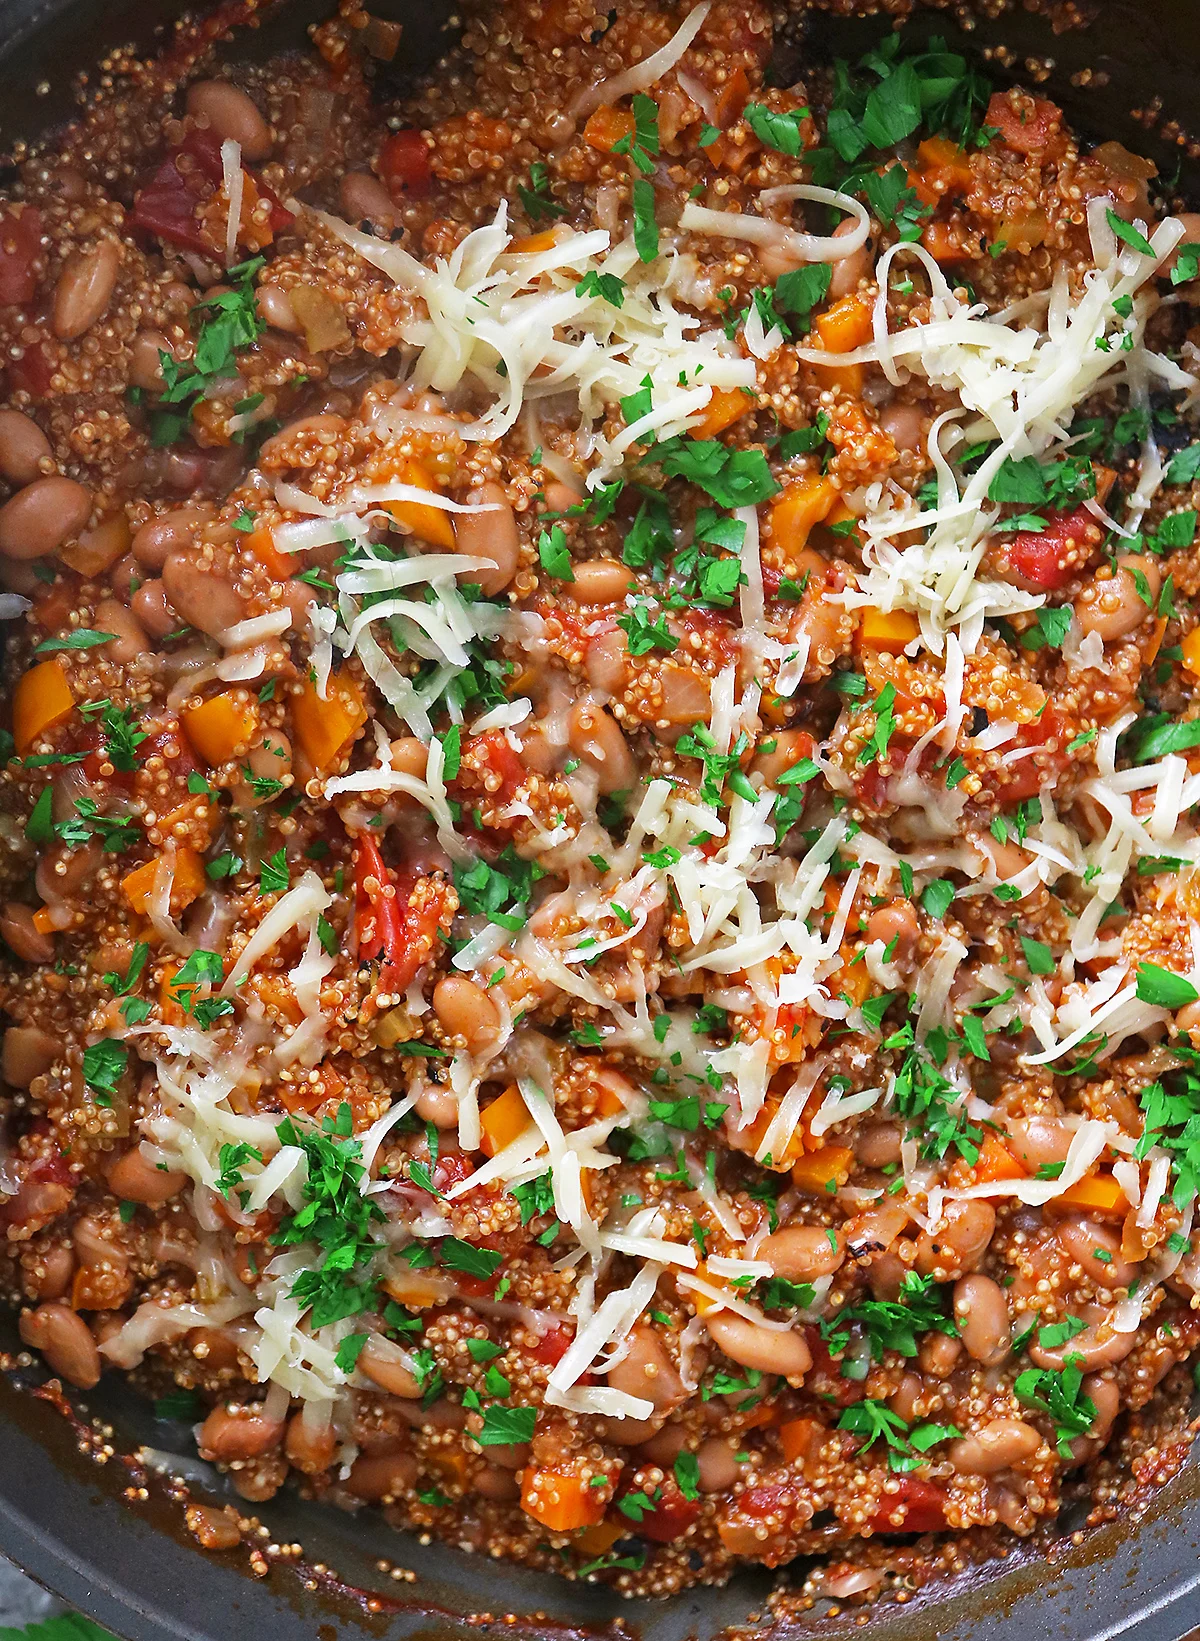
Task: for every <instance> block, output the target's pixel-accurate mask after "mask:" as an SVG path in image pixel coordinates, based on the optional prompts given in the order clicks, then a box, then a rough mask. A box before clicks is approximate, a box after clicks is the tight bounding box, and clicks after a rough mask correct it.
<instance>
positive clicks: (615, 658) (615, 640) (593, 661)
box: [583, 627, 629, 695]
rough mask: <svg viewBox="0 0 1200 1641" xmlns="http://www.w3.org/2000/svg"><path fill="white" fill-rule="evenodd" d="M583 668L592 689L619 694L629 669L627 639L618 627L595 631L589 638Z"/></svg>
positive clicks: (623, 686) (609, 693)
mask: <svg viewBox="0 0 1200 1641" xmlns="http://www.w3.org/2000/svg"><path fill="white" fill-rule="evenodd" d="M583 670H584V671H585V672H586V673H587V681H588V683H589V684H591V686H592V688H593V689H602V690H604V691H605V693H606V694H608V695H619V694H620V693H621V691H622V690H623V689H624V688H625V680H626V677H627V675H628V670H629V640H628V639H627V638H626V636H625V634H624V633H623V632H622V631H621V629H620V627H614V628H613V629H612V631H611V632H601V633H597V634H596V636H595V637H594V638H592V639H590V640H589V642H588V647H587V654H586V656H585V657H584V662H583Z"/></svg>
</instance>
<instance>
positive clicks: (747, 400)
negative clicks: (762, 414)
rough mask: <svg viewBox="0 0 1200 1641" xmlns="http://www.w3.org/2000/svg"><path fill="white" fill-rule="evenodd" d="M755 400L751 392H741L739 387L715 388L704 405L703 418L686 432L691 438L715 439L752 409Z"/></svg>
mask: <svg viewBox="0 0 1200 1641" xmlns="http://www.w3.org/2000/svg"><path fill="white" fill-rule="evenodd" d="M756 402H757V401H756V399H755V397H754V395H753V394H749V393H743V392H742V390H741V388H740V387H719V388H715V389H714V390H713V396H712V398H711V399H710V400H709V401H708V403H707V404H706V405H705V407H704V416H703V419H702V420H701V421H699V422H697V423H696V425H695V427H691V428H689V429H688V432H689V433H690V434H691V436H692V438H693V439H715V438H716V436H717V434H718V433H723V432H724V431H725V429H726V428H727V427H732V426H733V424H734V422H737V421H740V420H741V418H742V417H743V416H745V415H746V413H747V412H748V411H751V410H753V409H754V407H755V404H756Z"/></svg>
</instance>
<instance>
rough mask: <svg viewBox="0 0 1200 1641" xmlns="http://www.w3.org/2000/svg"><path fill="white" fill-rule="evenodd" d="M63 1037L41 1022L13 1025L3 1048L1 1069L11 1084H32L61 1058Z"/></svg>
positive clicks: (21, 1085) (9, 1084)
mask: <svg viewBox="0 0 1200 1641" xmlns="http://www.w3.org/2000/svg"><path fill="white" fill-rule="evenodd" d="M59 1047H60V1045H59V1041H58V1038H57V1037H52V1036H51V1035H50V1033H49V1032H48V1031H43V1030H42V1028H41V1027H40V1026H9V1028H8V1030H7V1031H6V1032H5V1033H4V1047H3V1050H0V1073H3V1076H4V1081H5V1082H6V1083H7V1084H8V1086H9V1087H10V1088H28V1087H29V1085H30V1083H31V1082H32V1081H33V1079H34V1078H35V1077H41V1076H42V1075H43V1074H44V1073H45V1072H47V1071H49V1069H50V1067H51V1066H52V1065H53V1064H54V1062H55V1060H57V1059H58V1051H59Z"/></svg>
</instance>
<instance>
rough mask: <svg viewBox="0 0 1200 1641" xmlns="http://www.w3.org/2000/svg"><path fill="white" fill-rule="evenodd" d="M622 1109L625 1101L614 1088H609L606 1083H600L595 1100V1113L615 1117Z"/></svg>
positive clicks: (599, 1115)
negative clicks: (598, 1092)
mask: <svg viewBox="0 0 1200 1641" xmlns="http://www.w3.org/2000/svg"><path fill="white" fill-rule="evenodd" d="M624 1110H625V1101H624V1100H623V1099H622V1098H621V1096H620V1095H619V1094H618V1093H617V1092H616V1090H615V1089H612V1088H610V1087H609V1086H608V1084H607V1083H602V1084H601V1085H600V1094H599V1097H598V1098H597V1100H596V1115H597V1116H598V1117H615V1116H616V1115H617V1114H618V1113H619V1112H621V1111H624Z"/></svg>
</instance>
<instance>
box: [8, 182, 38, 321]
mask: <svg viewBox="0 0 1200 1641" xmlns="http://www.w3.org/2000/svg"><path fill="white" fill-rule="evenodd" d="M41 243H42V213H41V212H40V211H39V210H37V209H36V208H35V207H33V206H32V205H27V206H25V207H24V209H23V210H21V211H20V212H17V211H6V212H5V213H4V215H3V216H2V217H0V307H5V308H11V307H24V306H25V304H26V303H28V302H32V301H33V299H34V297H35V296H36V295H37V274H36V272H35V271H34V266H33V264H34V260H35V258H36V256H37V253H38V250H39V248H40V246H41Z"/></svg>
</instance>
